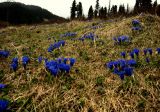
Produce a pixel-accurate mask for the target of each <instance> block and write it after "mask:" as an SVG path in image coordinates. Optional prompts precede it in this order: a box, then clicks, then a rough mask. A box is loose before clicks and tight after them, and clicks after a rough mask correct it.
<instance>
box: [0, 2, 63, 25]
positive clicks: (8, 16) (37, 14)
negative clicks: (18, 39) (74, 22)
mask: <svg viewBox="0 0 160 112" xmlns="http://www.w3.org/2000/svg"><path fill="white" fill-rule="evenodd" d="M0 20H1V21H7V22H9V23H10V24H34V23H41V22H44V21H51V20H52V21H53V20H64V19H63V18H61V17H58V16H56V15H53V14H52V13H51V12H49V11H48V10H46V9H43V8H41V7H38V6H34V5H25V4H22V3H19V2H3V3H0Z"/></svg>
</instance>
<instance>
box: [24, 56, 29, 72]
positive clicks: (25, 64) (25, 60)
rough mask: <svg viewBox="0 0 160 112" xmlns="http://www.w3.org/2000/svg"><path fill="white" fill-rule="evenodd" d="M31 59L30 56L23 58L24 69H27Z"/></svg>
mask: <svg viewBox="0 0 160 112" xmlns="http://www.w3.org/2000/svg"><path fill="white" fill-rule="evenodd" d="M29 61H30V59H29V57H28V56H23V57H22V64H23V67H24V68H25V69H26V66H27V64H28V63H29Z"/></svg>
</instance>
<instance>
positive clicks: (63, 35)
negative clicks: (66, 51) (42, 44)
mask: <svg viewBox="0 0 160 112" xmlns="http://www.w3.org/2000/svg"><path fill="white" fill-rule="evenodd" d="M76 35H77V33H76V32H67V33H65V34H61V35H60V37H74V36H76Z"/></svg>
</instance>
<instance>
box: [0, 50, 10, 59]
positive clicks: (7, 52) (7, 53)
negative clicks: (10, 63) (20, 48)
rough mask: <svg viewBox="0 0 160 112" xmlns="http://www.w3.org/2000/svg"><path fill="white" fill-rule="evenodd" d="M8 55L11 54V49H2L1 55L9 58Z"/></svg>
mask: <svg viewBox="0 0 160 112" xmlns="http://www.w3.org/2000/svg"><path fill="white" fill-rule="evenodd" d="M8 56H9V51H5V50H0V57H3V58H8Z"/></svg>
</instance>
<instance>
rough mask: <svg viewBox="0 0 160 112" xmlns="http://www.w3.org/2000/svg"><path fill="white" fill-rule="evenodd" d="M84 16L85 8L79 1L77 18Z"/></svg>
mask: <svg viewBox="0 0 160 112" xmlns="http://www.w3.org/2000/svg"><path fill="white" fill-rule="evenodd" d="M82 16H83V8H82V3H81V2H79V3H78V5H77V18H79V19H81V18H82Z"/></svg>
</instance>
